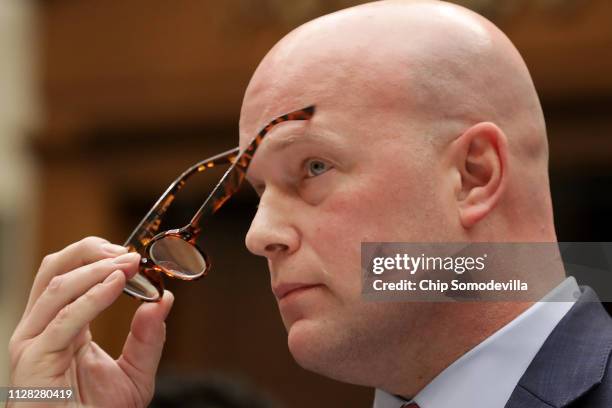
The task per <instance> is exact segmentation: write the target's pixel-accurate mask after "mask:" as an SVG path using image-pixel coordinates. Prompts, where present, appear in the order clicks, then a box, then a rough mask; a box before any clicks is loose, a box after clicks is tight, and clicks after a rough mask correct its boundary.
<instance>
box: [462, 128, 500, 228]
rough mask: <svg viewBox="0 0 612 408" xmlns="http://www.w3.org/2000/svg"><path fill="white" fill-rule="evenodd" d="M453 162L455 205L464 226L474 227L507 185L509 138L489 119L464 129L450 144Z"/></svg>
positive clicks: (490, 209)
mask: <svg viewBox="0 0 612 408" xmlns="http://www.w3.org/2000/svg"><path fill="white" fill-rule="evenodd" d="M451 149H452V150H451V155H452V165H453V167H454V168H455V170H456V171H457V172H458V173H459V175H460V176H461V177H460V180H459V185H457V186H456V190H455V191H456V199H457V208H458V210H459V218H460V221H461V224H462V225H463V227H464V228H466V229H467V228H471V227H473V226H474V225H475V224H476V223H477V222H478V221H480V220H481V219H483V218H484V217H486V216H487V215H488V214H489V213H490V212H491V211H492V210H493V208H495V206H496V205H497V203H498V201H499V199H500V197H501V195H502V194H503V192H504V189H505V185H506V175H507V171H508V169H507V163H508V140H507V139H506V135H505V134H504V132H503V131H502V130H501V129H500V128H499V127H497V126H496V125H494V124H493V123H490V122H483V123H478V124H477V125H474V126H472V127H471V128H469V129H468V130H466V131H465V132H464V133H463V134H462V135H461V136H459V137H458V138H457V139H455V141H454V142H453V143H452V145H451Z"/></svg>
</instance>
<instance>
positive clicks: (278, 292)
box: [272, 283, 321, 301]
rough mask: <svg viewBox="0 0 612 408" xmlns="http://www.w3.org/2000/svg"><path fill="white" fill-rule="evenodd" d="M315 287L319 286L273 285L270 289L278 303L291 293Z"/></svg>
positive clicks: (297, 284)
mask: <svg viewBox="0 0 612 408" xmlns="http://www.w3.org/2000/svg"><path fill="white" fill-rule="evenodd" d="M317 286H321V285H320V284H318V283H316V284H311V283H281V284H279V285H275V286H274V287H273V288H272V292H273V293H274V296H276V299H277V300H278V301H280V300H281V299H282V298H284V297H286V296H288V295H289V294H291V293H292V292H297V291H301V290H305V289H310V288H314V287H317Z"/></svg>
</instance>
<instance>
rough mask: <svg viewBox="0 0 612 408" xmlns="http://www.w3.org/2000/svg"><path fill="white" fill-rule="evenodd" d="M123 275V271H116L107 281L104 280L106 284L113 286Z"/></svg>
mask: <svg viewBox="0 0 612 408" xmlns="http://www.w3.org/2000/svg"><path fill="white" fill-rule="evenodd" d="M121 275H123V272H122V271H114V272H113V273H111V274H110V275H108V276H107V277H106V279H104V284H105V285H112V284H113V283H115V282H116V281H117V280H119V279H120V278H121Z"/></svg>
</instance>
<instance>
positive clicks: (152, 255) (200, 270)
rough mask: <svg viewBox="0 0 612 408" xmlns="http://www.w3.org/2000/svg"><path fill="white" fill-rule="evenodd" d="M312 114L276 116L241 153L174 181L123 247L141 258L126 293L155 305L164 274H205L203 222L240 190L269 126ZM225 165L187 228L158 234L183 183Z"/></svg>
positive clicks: (225, 154)
mask: <svg viewBox="0 0 612 408" xmlns="http://www.w3.org/2000/svg"><path fill="white" fill-rule="evenodd" d="M314 111H315V107H314V106H309V107H307V108H303V109H299V110H296V111H293V112H290V113H287V114H285V115H282V116H279V117H277V118H276V119H274V120H273V121H271V122H270V123H268V124H267V125H266V126H265V127H264V128H263V129H262V130H261V131H259V133H257V135H256V136H255V137H254V138H253V140H252V141H251V142H250V143H249V145H248V146H247V147H246V148H245V149H244V151H242V152H240V149H239V148H238V147H236V148H234V149H231V150H228V151H226V152H223V153H221V154H218V155H216V156H213V157H210V158H208V159H205V160H202V161H201V162H199V163H196V164H194V165H193V166H191V167H190V168H188V169H187V170H185V171H184V172H183V173H182V174H181V175H180V176H179V177H178V178H177V179H176V180H175V181H174V182H172V184H170V186H169V187H168V189H166V191H165V192H164V194H163V195H162V196H161V197H160V198H159V199H158V200H157V202H156V203H155V205H154V206H153V208H151V209H150V210H149V212H148V213H147V214H146V215H145V216H144V218H143V219H142V221H140V223H139V224H138V226H137V227H136V228H135V229H134V231H133V232H132V233H131V234H130V236H129V238H128V239H127V241H126V242H125V244H124V246H126V247H127V248H128V249H129V250H130V251H132V252H138V253H140V255H141V257H142V258H141V261H140V268H139V271H138V273H137V274H136V275H135V276H134V277H133V278H132V279H130V280H129V281H128V282H127V285H126V287H125V289H124V291H125V292H126V293H127V294H129V295H131V296H134V297H136V298H138V299H141V300H144V301H148V302H156V301H159V300H160V299H161V296H162V294H163V291H164V284H163V280H162V276H163V275H166V276H169V277H171V278H178V279H183V280H193V279H197V278H200V277H202V276H204V275H206V274H207V273H208V271H209V270H210V260H209V258H208V256H207V255H206V253H205V252H204V251H202V250H201V249H200V248H199V247H198V245H197V244H196V240H197V238H198V236H199V235H200V232H201V231H202V230H201V228H200V223H201V221H202V220H203V219H205V218H206V217H208V216H210V215H212V214H214V213H215V212H216V211H217V210H218V209H219V208H221V206H222V205H223V204H224V203H225V202H226V201H227V200H228V199H229V198H230V197H231V196H232V195H233V194H234V193H235V192H236V191H237V190H238V188H239V187H240V185H241V184H242V182H243V181H244V178H245V176H246V172H247V169H248V167H249V165H250V163H251V161H252V160H253V156H254V154H255V151H256V150H257V148H258V147H259V145H260V144H261V142H262V141H263V139H264V137H265V136H266V134H267V133H268V132H269V131H270V129H271V128H272V127H273V126H275V125H277V124H279V123H281V122H285V121H291V120H309V119H310V118H311V117H312V116H313V115H314ZM228 164H229V165H230V167H229V169H228V170H227V171H226V172H225V174H224V175H223V177H221V180H220V181H219V183H217V185H216V187H215V188H214V189H213V190H212V192H211V193H210V195H209V196H208V198H206V200H205V201H204V204H202V206H201V207H200V209H199V210H198V211H197V212H196V214H195V215H194V216H193V218H192V219H191V221H190V222H189V224H187V225H185V226H184V227H182V228H178V229H172V230H168V231H164V232H160V233H158V229H159V226H160V224H161V220H162V217H163V216H164V214H165V213H166V211H167V210H168V207H170V204H172V202H173V201H174V199H175V197H176V194H177V193H178V191H179V190H181V188H183V186H184V185H185V183H186V181H187V179H189V178H190V177H191V176H193V175H194V174H196V173H201V172H203V171H205V170H207V169H210V168H213V167H216V166H220V165H228Z"/></svg>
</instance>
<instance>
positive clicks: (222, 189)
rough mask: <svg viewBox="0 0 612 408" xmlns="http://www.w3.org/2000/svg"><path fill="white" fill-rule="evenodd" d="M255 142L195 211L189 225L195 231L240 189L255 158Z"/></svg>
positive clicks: (240, 156) (236, 160)
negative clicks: (201, 222)
mask: <svg viewBox="0 0 612 408" xmlns="http://www.w3.org/2000/svg"><path fill="white" fill-rule="evenodd" d="M254 142H255V141H253V142H252V143H251V144H250V145H249V146H248V147H247V149H246V150H245V151H244V152H243V153H242V154H240V155H239V156H238V157H237V158H236V159H235V160H234V163H233V164H232V165H231V167H230V168H229V169H228V170H227V171H226V172H225V174H224V175H223V177H222V178H221V180H220V181H219V183H217V185H216V186H215V188H214V189H213V191H212V192H211V193H210V195H209V196H208V198H206V201H204V204H202V206H201V207H200V209H199V210H198V211H197V212H196V213H195V215H194V216H193V218H192V219H191V221H190V222H189V227H190V228H191V229H192V230H193V231H197V230H198V229H199V223H200V220H201V219H202V218H203V217H206V216H208V215H211V214H214V213H215V212H216V211H217V210H218V209H219V208H221V206H222V205H223V204H224V203H225V202H226V201H227V200H228V199H229V198H230V197H231V196H232V195H233V194H234V193H235V192H236V191H237V190H238V188H239V187H240V184H241V183H242V181H243V180H244V177H245V175H246V171H247V169H248V167H249V164H250V163H251V160H252V159H253V154H254V152H255V149H256V146H255V145H254Z"/></svg>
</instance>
